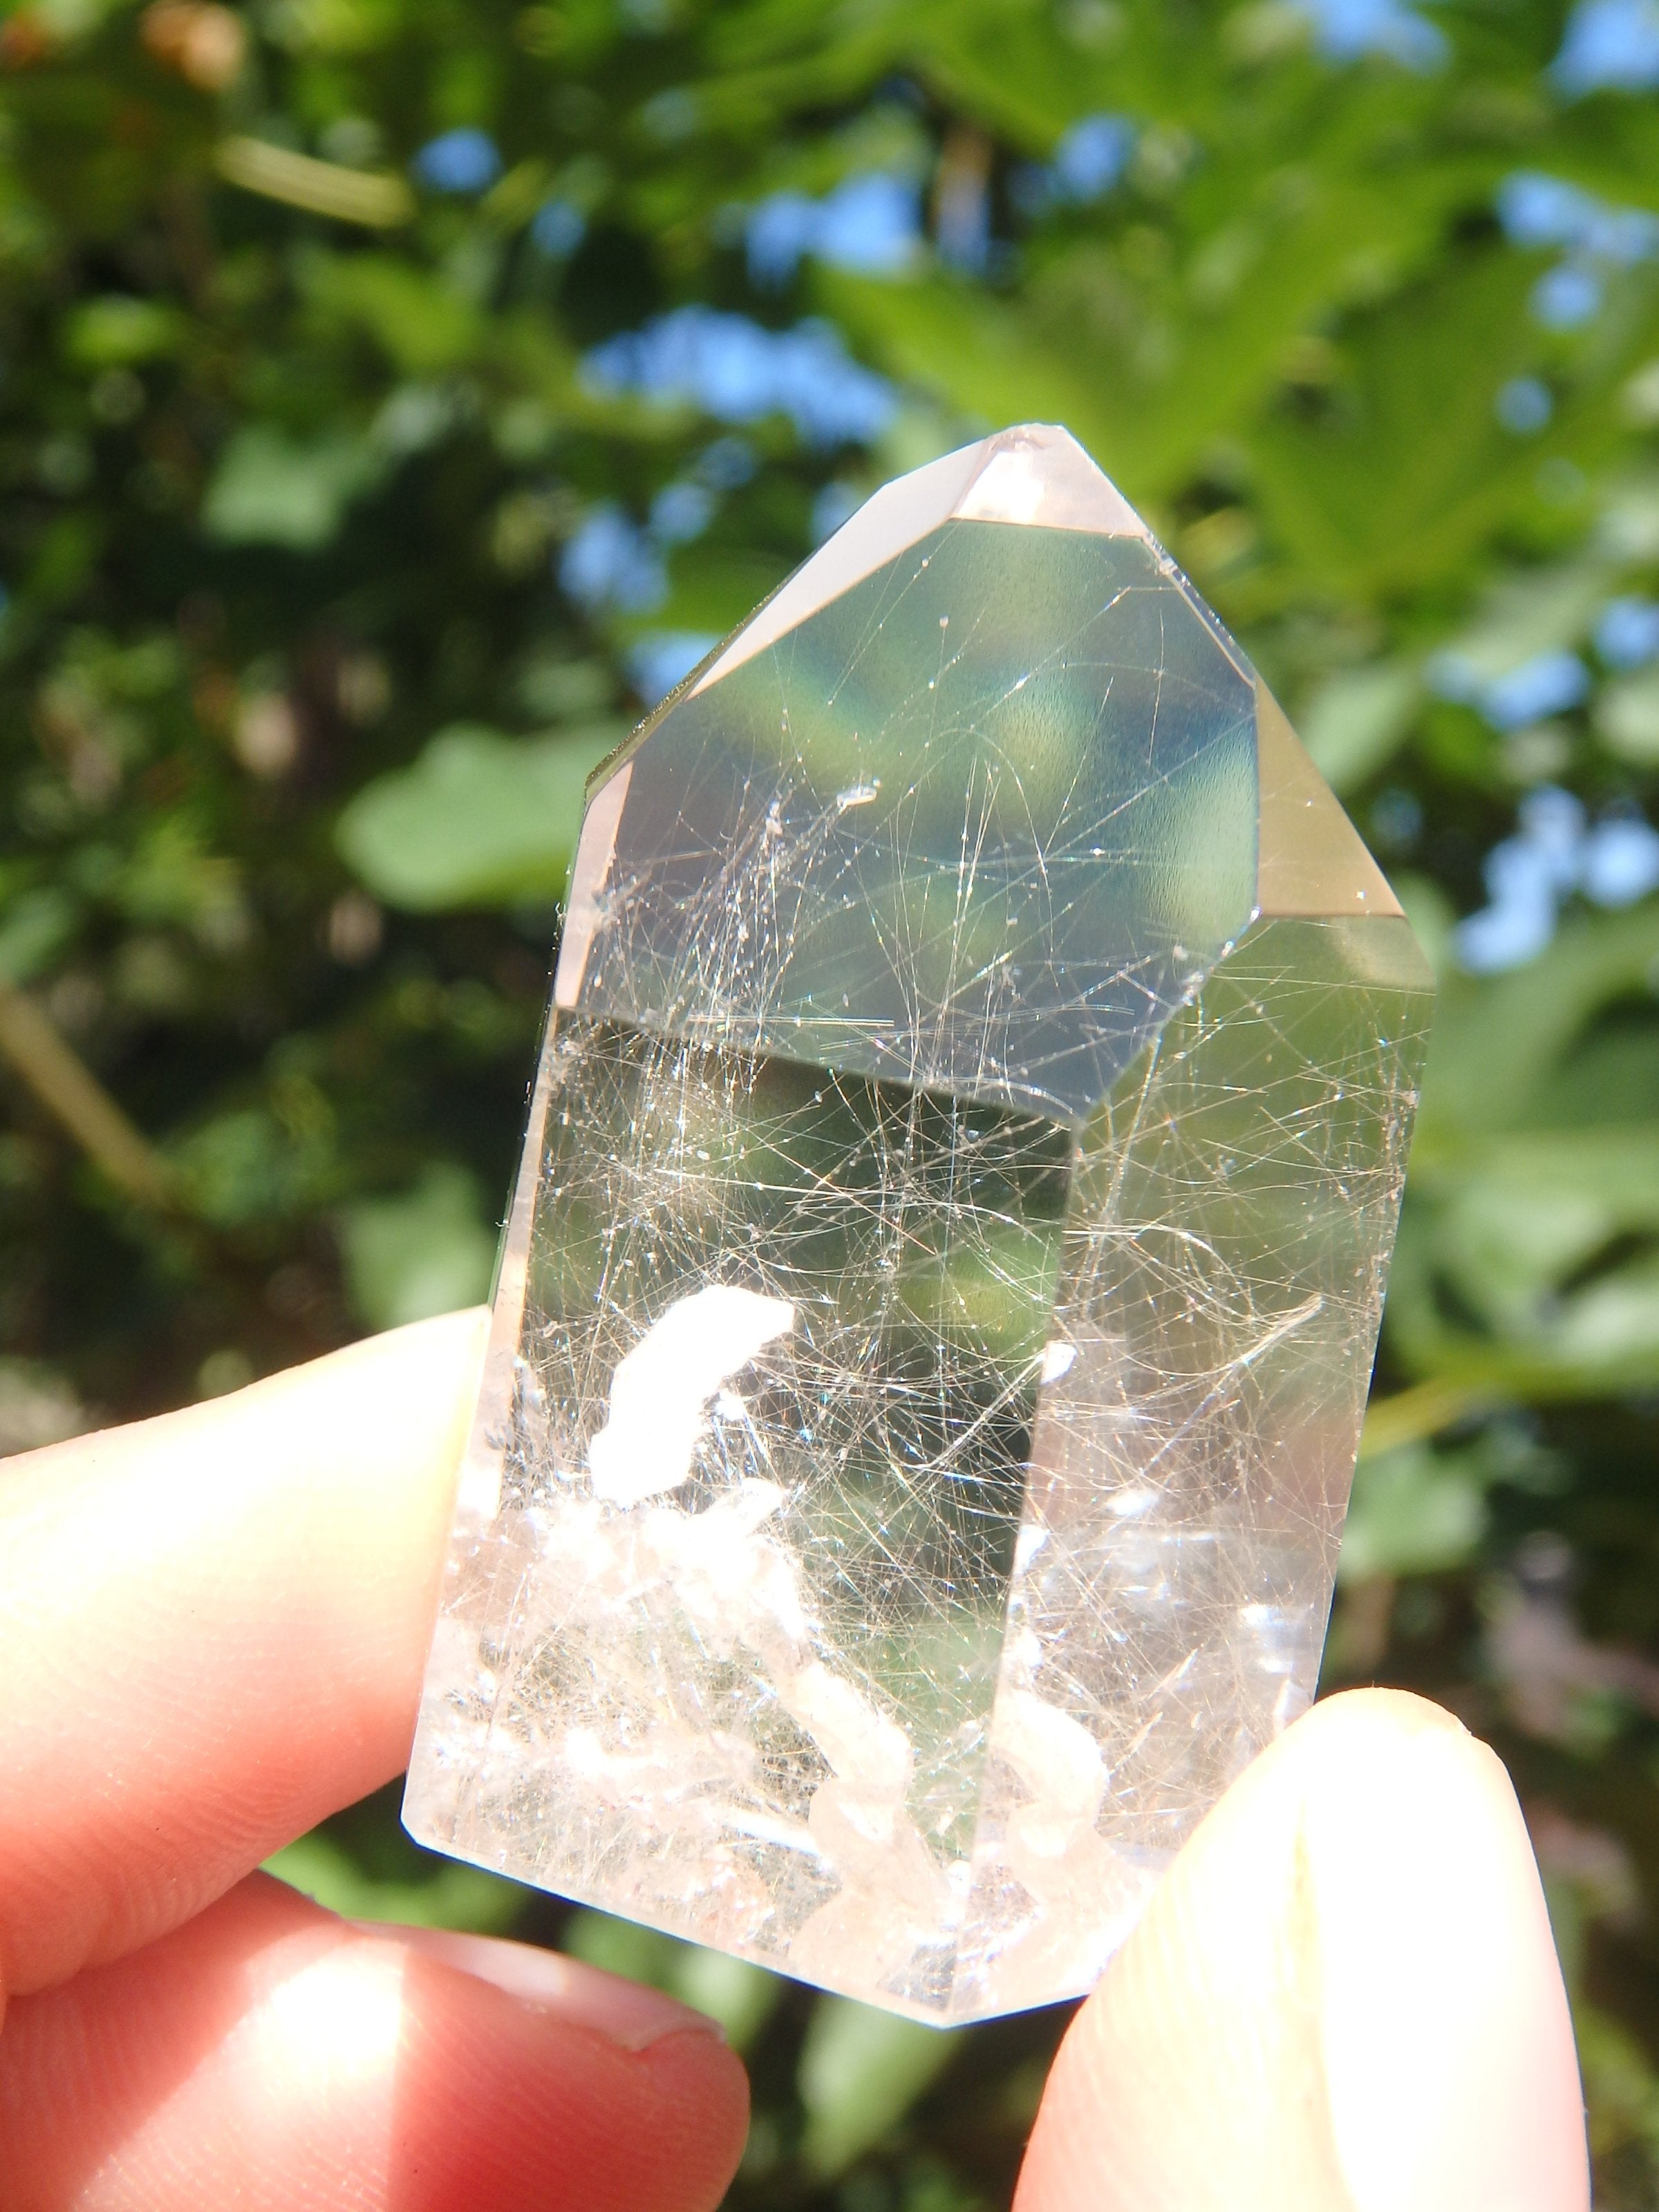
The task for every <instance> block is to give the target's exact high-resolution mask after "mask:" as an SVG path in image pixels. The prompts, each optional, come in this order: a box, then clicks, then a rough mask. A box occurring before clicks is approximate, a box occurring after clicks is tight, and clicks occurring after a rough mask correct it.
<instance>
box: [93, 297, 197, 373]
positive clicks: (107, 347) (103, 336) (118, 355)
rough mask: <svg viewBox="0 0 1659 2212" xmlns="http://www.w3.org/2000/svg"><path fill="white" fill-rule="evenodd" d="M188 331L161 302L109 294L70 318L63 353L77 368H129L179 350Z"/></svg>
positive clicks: (185, 324)
mask: <svg viewBox="0 0 1659 2212" xmlns="http://www.w3.org/2000/svg"><path fill="white" fill-rule="evenodd" d="M188 328H189V324H188V322H187V321H186V319H185V317H184V316H183V315H182V314H180V313H179V312H178V310H177V309H176V308H173V307H168V306H167V304H166V303H165V302H163V301H159V300H144V299H138V298H135V297H133V296H132V295H129V294H127V293H123V292H112V293H107V294H106V295H104V296H103V297H102V298H101V299H96V300H86V301H82V304H81V305H80V306H79V307H77V308H76V310H75V312H74V313H73V314H72V315H71V316H70V318H69V320H68V322H67V324H66V325H65V326H64V352H65V353H66V354H67V355H68V356H69V358H70V361H72V362H74V363H75V365H76V368H84V369H100V368H136V367H137V365H138V364H139V363H140V362H147V361H155V360H156V359H158V358H159V357H160V356H162V355H165V354H170V353H173V352H176V351H177V349H178V348H179V345H180V344H182V343H183V342H184V337H185V332H186V331H187V330H188Z"/></svg>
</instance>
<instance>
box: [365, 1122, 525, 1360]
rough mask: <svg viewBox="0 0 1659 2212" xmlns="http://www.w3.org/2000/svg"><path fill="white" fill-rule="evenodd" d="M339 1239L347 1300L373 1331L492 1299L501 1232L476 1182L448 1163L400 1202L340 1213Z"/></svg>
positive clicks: (430, 1171)
mask: <svg viewBox="0 0 1659 2212" xmlns="http://www.w3.org/2000/svg"><path fill="white" fill-rule="evenodd" d="M337 1233H338V1236H339V1240H340V1253H341V1257H342V1259H343V1261H344V1263H345V1279H346V1294H347V1296H348V1297H349V1298H350V1300H351V1305H352V1310H353V1311H354V1312H355V1313H356V1315H357V1316H358V1318H359V1319H360V1320H361V1321H362V1322H364V1323H365V1324H366V1325H367V1326H368V1328H374V1329H381V1328H400V1327H401V1326H402V1324H403V1323H404V1322H411V1321H424V1320H426V1319H427V1317H428V1316H429V1315H432V1314H441V1313H452V1312H453V1311H455V1310H456V1309H457V1308H459V1307H461V1306H471V1305H476V1304H477V1303H478V1302H479V1300H480V1299H481V1298H483V1297H487V1296H488V1295H489V1279H490V1276H491V1274H492V1273H493V1272H494V1269H495V1245H496V1241H497V1231H495V1229H494V1228H492V1227H491V1226H490V1225H489V1221H488V1218H487V1217H486V1215H485V1212H484V1208H483V1200H482V1199H481V1197H480V1195H479V1191H478V1185H477V1179H476V1178H475V1177H474V1176H472V1175H471V1174H470V1173H469V1172H468V1171H467V1170H466V1169H465V1168H462V1167H458V1166H456V1165H454V1164H453V1163H451V1162H448V1161H442V1160H439V1161H435V1162H434V1163H433V1164H431V1165H430V1166H429V1167H428V1168H427V1169H425V1170H423V1172H422V1176H421V1177H420V1180H419V1181H418V1182H416V1184H415V1186H414V1188H413V1189H411V1190H409V1191H406V1192H404V1193H403V1194H401V1195H399V1196H397V1197H393V1198H360V1199H357V1200H355V1201H354V1202H353V1203H352V1204H351V1205H349V1206H344V1207H343V1208H342V1209H341V1212H340V1214H339V1216H338V1223H337Z"/></svg>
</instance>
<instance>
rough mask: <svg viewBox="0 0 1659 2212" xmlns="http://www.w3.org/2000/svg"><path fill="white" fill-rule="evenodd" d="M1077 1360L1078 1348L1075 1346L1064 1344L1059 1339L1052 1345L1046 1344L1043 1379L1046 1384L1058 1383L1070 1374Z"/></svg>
mask: <svg viewBox="0 0 1659 2212" xmlns="http://www.w3.org/2000/svg"><path fill="white" fill-rule="evenodd" d="M1076 1358H1077V1346H1076V1345H1074V1344H1066V1343H1063V1342H1062V1341H1061V1340H1060V1339H1059V1338H1056V1339H1055V1340H1054V1342H1053V1343H1052V1344H1045V1345H1044V1346H1043V1347H1042V1376H1041V1379H1042V1381H1043V1382H1044V1383H1058V1382H1059V1380H1060V1376H1062V1375H1069V1374H1070V1372H1071V1370H1072V1364H1073V1361H1074V1360H1075V1359H1076Z"/></svg>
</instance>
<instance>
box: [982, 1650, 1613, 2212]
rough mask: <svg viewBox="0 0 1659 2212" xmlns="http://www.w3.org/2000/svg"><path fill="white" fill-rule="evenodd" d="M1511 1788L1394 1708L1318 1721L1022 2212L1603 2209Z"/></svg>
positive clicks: (1166, 1960) (1082, 2061) (1379, 1695)
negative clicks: (1594, 2198)
mask: <svg viewBox="0 0 1659 2212" xmlns="http://www.w3.org/2000/svg"><path fill="white" fill-rule="evenodd" d="M1588 2204H1589V2174H1588V2168H1587V2161H1586V2155H1585V2147H1584V2118H1583V2103H1582V2100H1581V2097H1580V2093H1579V2086H1578V2070H1577V2063H1576V2061H1575V2058H1574V2055H1573V2044H1572V2028H1571V2021H1570V2019H1569V2016H1568V2013H1567V2002H1566V1995H1565V1990H1564V1989H1563V1987H1562V1984H1561V1972H1560V1968H1559V1965H1558V1963H1557V1960H1556V1956H1555V1949H1554V1945H1553V1942H1552V1940H1551V1936H1550V1929H1549V1921H1548V1917H1547V1914H1546V1912H1545V1909H1544V1898H1543V1892H1542V1890H1541V1888H1540V1887H1539V1881H1538V1872H1537V1869H1536V1867H1535V1865H1534V1861H1533V1856H1532V1850H1531V1847H1530V1845H1529V1844H1528V1840H1527V1832H1526V1829H1525V1827H1524V1826H1523V1825H1522V1819H1521V1808H1520V1807H1519V1806H1518V1805H1517V1804H1516V1798H1515V1792H1514V1790H1512V1789H1511V1788H1510V1781H1509V1777H1508V1776H1507V1775H1506V1774H1505V1772H1504V1768H1503V1766H1502V1765H1500V1764H1499V1762H1498V1759H1497V1758H1496V1757H1495V1756H1494V1755H1493V1753H1492V1752H1490V1751H1488V1750H1487V1749H1486V1747H1485V1745H1483V1744H1481V1743H1479V1742H1477V1741H1475V1739H1474V1737H1473V1736H1471V1735H1468V1734H1466V1733H1465V1731H1464V1730H1463V1729H1462V1727H1460V1726H1459V1724H1458V1723H1456V1722H1455V1720H1453V1719H1452V1718H1451V1717H1450V1716H1449V1714H1446V1713H1443V1712H1442V1711H1440V1710H1439V1708H1438V1707H1437V1706H1435V1705H1426V1704H1425V1703H1424V1701H1423V1700H1422V1699H1419V1698H1412V1697H1407V1696H1405V1695H1403V1694H1402V1693H1401V1692H1393V1691H1378V1690H1368V1691H1358V1692H1352V1693H1351V1694H1349V1695H1348V1696H1346V1697H1340V1698H1334V1699H1331V1700H1330V1701H1329V1702H1328V1703H1327V1704H1323V1705H1317V1706H1316V1707H1315V1709H1314V1710H1313V1711H1312V1712H1310V1714H1309V1715H1308V1716H1307V1717H1305V1718H1304V1719H1303V1720H1301V1721H1299V1722H1298V1723H1297V1725H1296V1726H1295V1727H1294V1728H1293V1729H1291V1730H1290V1732H1289V1733H1288V1734H1287V1735H1285V1737H1284V1738H1283V1739H1282V1740H1281V1741H1279V1743H1278V1744H1276V1745H1275V1746H1274V1747H1273V1749H1272V1750H1271V1751H1269V1752H1267V1753H1266V1754H1265V1755H1264V1756H1263V1757H1262V1758H1261V1759H1259V1760H1258V1761H1257V1762H1256V1764H1255V1765H1254V1766H1252V1767H1251V1768H1250V1769H1249V1771H1248V1772H1247V1773H1246V1774H1244V1776H1243V1778H1241V1779H1240V1780H1239V1781H1238V1782H1237V1784H1235V1785H1234V1787H1233V1788H1232V1789H1231V1790H1230V1791H1229V1792H1228V1794H1227V1796H1225V1798H1224V1799H1223V1801H1222V1802H1221V1803H1220V1804H1219V1805H1218V1806H1217V1808H1215V1810H1214V1811H1213V1812H1212V1814H1210V1815H1209V1817H1208V1819H1207V1820H1205V1821H1204V1823H1203V1824H1202V1826H1200V1828H1199V1829H1198V1831H1197V1832H1196V1833H1195V1834H1194V1836H1193V1838H1192V1840H1191V1841H1190V1842H1189V1843H1188V1845H1187V1847H1186V1849H1185V1850H1183V1851H1182V1854H1181V1857H1180V1858H1179V1859H1178V1860H1177V1861H1176V1864H1175V1866H1174V1867H1173V1869H1171V1870H1170V1875H1169V1876H1168V1878H1167V1879H1166V1880H1165V1881H1164V1884H1163V1886H1162V1887H1161V1888H1160V1889H1159V1890H1158V1893H1157V1895H1156V1896H1155V1897H1154V1899H1153V1900H1152V1905H1151V1906H1150V1908H1149V1909H1148V1911H1147V1912H1146V1917H1145V1918H1144V1919H1143V1920H1142V1921H1141V1923H1140V1924H1139V1927H1138V1928H1137V1929H1136V1930H1135V1932H1134V1934H1133V1936H1131V1937H1130V1939H1129V1941H1128V1942H1127V1944H1126V1945H1125V1946H1124V1948H1123V1950H1122V1951H1121V1953H1120V1954H1119V1955H1118V1958H1117V1959H1116V1960H1115V1962H1114V1965H1113V1966H1112V1969H1111V1971H1110V1972H1109V1974H1108V1975H1107V1977H1106V1979H1105V1980H1104V1982H1103V1984H1101V1986H1100V1988H1099V1989H1098V1990H1097V1991H1096V1992H1095V1994H1094V1996H1092V1997H1091V1999H1090V2000H1089V2002H1088V2003H1087V2004H1086V2005H1085V2007H1084V2008H1083V2009H1082V2011H1081V2012H1080V2013H1079V2015H1078V2016H1077V2019H1076V2020H1075V2021H1073V2025H1072V2027H1071V2030H1070V2032H1069V2033H1068V2034H1067V2036H1066V2040H1065V2042H1064V2043H1063V2044H1062V2045H1061V2046H1060V2056H1059V2057H1058V2058H1057V2060H1056V2061H1055V2063H1054V2072H1053V2074H1052V2075H1051V2076H1050V2078H1049V2082H1048V2091H1047V2093H1046V2094H1045V2096H1044V2098H1043V2102H1042V2111H1041V2112H1040V2113H1039V2114H1038V2116H1037V2123H1036V2131H1035V2133H1034V2134H1033V2136H1032V2138H1031V2145H1030V2150H1029V2152H1028V2153H1027V2155H1026V2160H1025V2167H1024V2172H1023V2173H1022V2175H1021V2177H1020V2185H1019V2191H1018V2197H1017V2198H1016V2202H1015V2212H1212V2208H1213V2212H1223V2208H1225V2212H1285V2208H1286V2207H1289V2206H1295V2207H1296V2208H1297V2212H1407V2208H1409V2212H1585V2208H1586V2207H1587V2206H1588Z"/></svg>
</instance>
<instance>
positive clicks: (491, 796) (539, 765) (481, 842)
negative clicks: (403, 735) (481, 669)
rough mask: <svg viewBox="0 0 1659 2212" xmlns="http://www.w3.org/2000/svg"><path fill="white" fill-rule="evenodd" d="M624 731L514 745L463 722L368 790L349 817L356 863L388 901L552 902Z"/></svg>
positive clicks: (591, 731) (350, 861)
mask: <svg viewBox="0 0 1659 2212" xmlns="http://www.w3.org/2000/svg"><path fill="white" fill-rule="evenodd" d="M622 736H623V726H621V725H620V724H611V723H605V724H596V725H594V726H591V727H590V728H587V729H586V730H580V731H573V732H569V733H568V734H565V735H562V736H557V737H546V738H506V737H502V736H501V734H500V733H499V732H496V731H494V730H486V729H481V728H479V727H478V726H477V725H476V724H470V723H464V724H459V725H458V726H455V727H453V728H451V729H447V730H442V731H441V732H439V734H438V735H437V736H436V737H435V738H433V739H432V740H431V742H430V744H428V746H427V748H426V750H424V751H423V752H422V755H421V757H420V758H419V759H418V760H417V761H416V763H415V765H414V766H413V767H412V768H410V769H402V770H399V771H398V773H397V774H396V775H387V776H382V777H381V778H380V780H379V781H377V782H374V783H371V784H368V785H367V786H366V787H364V789H363V790H362V791H360V792H359V793H358V794H357V796H356V798H355V799H353V800H352V801H351V803H350V805H349V806H347V808H346V809H345V811H344V812H343V814H342V815H341V817H340V820H339V823H338V826H337V829H336V831H335V842H336V844H337V848H338V849H339V853H340V857H341V858H342V859H343V860H344V862H345V864H346V866H348V867H349V869H350V870H351V871H352V872H353V873H354V874H355V875H356V877H357V878H359V879H360V880H361V881H362V883H364V884H367V885H368V888H369V890H372V891H373V892H374V894H375V895H376V896H377V897H380V898H382V899H384V900H385V901H386V903H387V904H388V905H389V906H397V907H407V908H412V909H414V910H416V911H417V912H424V913H433V912H438V911H441V910H443V909H445V908H454V907H490V906H521V905H525V904H528V903H533V902H545V903H547V904H551V903H552V902H553V901H555V900H556V899H557V898H558V897H559V896H561V895H562V891H563V890H564V880H565V876H566V874H567V872H568V869H569V865H570V854H571V849H572V847H573V845H574V842H575V836H576V829H577V825H578V824H579V823H580V820H581V811H582V799H583V794H584V790H585V787H586V781H587V778H588V776H589V775H590V774H591V773H592V769H594V768H595V767H596V766H597V765H598V763H599V762H600V761H601V760H603V759H604V758H605V755H606V754H607V753H608V752H610V751H611V750H612V748H613V747H614V746H615V745H616V744H617V741H618V739H619V738H621V737H622Z"/></svg>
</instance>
